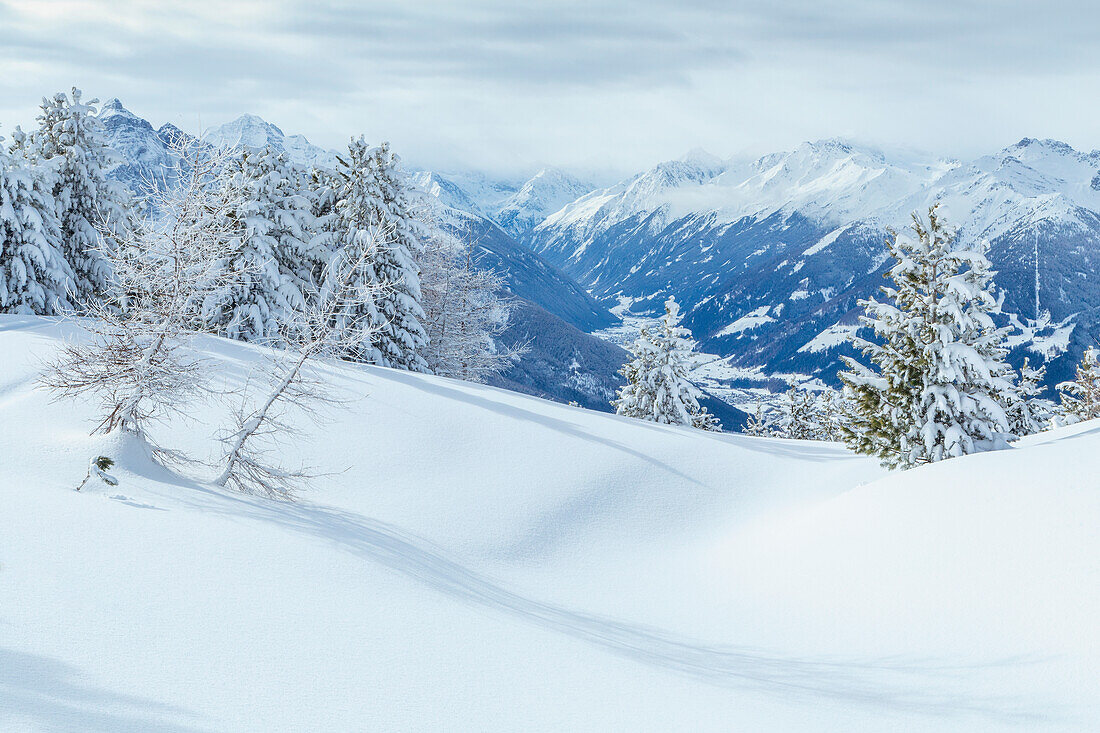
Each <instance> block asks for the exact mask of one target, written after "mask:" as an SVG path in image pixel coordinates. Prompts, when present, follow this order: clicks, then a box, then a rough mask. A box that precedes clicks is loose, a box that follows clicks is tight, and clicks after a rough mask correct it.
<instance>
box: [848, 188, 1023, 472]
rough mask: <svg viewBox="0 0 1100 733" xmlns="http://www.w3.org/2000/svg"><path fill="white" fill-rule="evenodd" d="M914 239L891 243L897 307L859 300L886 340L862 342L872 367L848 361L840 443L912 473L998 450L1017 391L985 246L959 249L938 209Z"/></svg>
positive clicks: (917, 222)
mask: <svg viewBox="0 0 1100 733" xmlns="http://www.w3.org/2000/svg"><path fill="white" fill-rule="evenodd" d="M913 231H914V232H915V234H916V239H915V240H909V239H906V238H903V237H901V236H899V235H897V234H895V235H894V236H893V237H892V239H891V240H889V242H888V244H889V249H890V254H891V255H892V256H893V257H894V259H895V261H896V264H895V265H894V267H893V268H891V270H890V272H889V273H888V275H889V277H890V278H891V279H892V280H893V283H894V285H893V286H892V287H883V288H882V291H883V293H884V294H885V295H886V297H887V299H889V300H890V301H891V302H888V303H881V302H879V301H877V300H875V299H873V298H870V299H867V300H864V301H860V303H861V305H863V307H864V309H865V311H866V315H865V316H861V320H862V322H863V323H864V325H866V326H868V327H870V328H872V329H874V332H875V334H876V335H878V336H879V337H880V338H881V339H882V340H883V341H882V343H874V342H871V341H868V340H865V339H861V338H856V339H854V342H855V344H856V346H857V347H859V348H860V349H861V350H862V351H863V353H864V354H865V355H867V356H868V357H869V358H870V361H871V363H872V365H873V366H872V367H866V366H864V365H862V364H860V363H859V362H857V361H856V360H854V359H850V358H848V359H846V360H845V361H846V364H847V367H848V369H849V371H845V372H841V373H840V377H841V379H842V381H843V382H844V383H845V385H846V391H847V402H846V404H848V405H849V415H848V416H847V418H848V420H847V424H846V425H844V426H843V427H842V431H843V434H844V440H845V442H847V444H848V445H849V447H851V448H852V449H853V450H855V451H857V452H859V453H866V454H870V455H874V456H877V457H878V458H879V459H880V460H881V461H882V463H883V465H885V466H887V467H892V468H899V467H900V468H909V467H911V466H915V465H918V464H921V463H928V462H931V461H939V460H942V459H944V458H951V457H953V456H961V455H965V454H967V453H973V452H976V451H981V450H988V449H992V448H995V447H1002V446H1003V445H1004V441H1005V440H1006V438H1009V437H1011V436H1009V435H1008V430H1009V425H1008V418H1007V416H1006V415H1005V405H1006V404H1007V403H1008V401H1009V397H1008V396H1009V395H1010V394H1011V392H1012V390H1013V384H1012V380H1011V378H1010V374H1011V369H1010V368H1009V367H1008V365H1007V364H1006V362H1005V361H1004V359H1005V355H1006V353H1007V349H1006V348H1005V346H1004V340H1005V335H1006V331H1007V329H1003V328H1002V329H998V328H996V326H995V325H994V323H993V320H992V318H991V317H990V314H992V313H995V312H996V311H997V310H998V308H999V303H998V301H997V299H996V298H995V297H994V296H993V284H992V278H993V272H992V270H991V269H990V264H989V260H987V259H986V257H985V253H984V248H978V249H971V248H965V247H961V246H959V245H958V244H957V243H956V241H955V236H954V233H953V232H951V231H949V230H948V229H947V227H946V226H945V224H944V222H943V221H942V219H941V218H940V216H939V214H938V213H937V207H936V206H933V207H931V208H930V209H929V212H928V216H927V218H922V217H920V216H919V215H917V214H914V216H913Z"/></svg>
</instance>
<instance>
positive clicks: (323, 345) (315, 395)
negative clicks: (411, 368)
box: [214, 227, 392, 499]
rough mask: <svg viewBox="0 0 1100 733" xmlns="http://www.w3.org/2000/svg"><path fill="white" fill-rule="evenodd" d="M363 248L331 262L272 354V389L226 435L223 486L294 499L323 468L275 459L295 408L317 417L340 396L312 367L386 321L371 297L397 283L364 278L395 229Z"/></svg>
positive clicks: (365, 339)
mask: <svg viewBox="0 0 1100 733" xmlns="http://www.w3.org/2000/svg"><path fill="white" fill-rule="evenodd" d="M365 234H366V236H363V237H360V239H359V246H357V247H354V248H347V247H345V248H343V249H341V250H339V251H338V252H337V254H336V255H335V257H334V258H333V259H332V261H330V262H329V264H328V266H327V268H326V272H325V274H324V278H323V281H324V287H323V288H321V290H320V293H319V294H318V297H317V298H313V299H311V300H310V305H309V306H307V307H306V308H305V309H304V310H302V311H299V312H298V313H296V317H295V318H294V320H293V321H292V322H291V323H290V325H289V327H288V328H287V333H286V336H285V339H286V343H287V344H288V347H287V348H286V349H285V350H283V351H281V352H278V353H276V354H273V357H272V367H271V369H270V370H269V374H268V376H269V378H270V384H271V387H270V389H269V390H268V391H267V392H266V393H265V394H264V396H263V397H262V398H261V399H260V400H259V401H258V404H257V405H256V406H255V407H253V408H252V409H248V408H247V407H243V408H242V409H241V410H240V411H239V412H238V415H237V425H236V428H235V429H234V430H233V431H232V432H231V433H229V434H228V435H227V436H225V437H224V438H223V442H224V443H225V445H226V453H225V456H224V458H223V467H222V472H221V474H220V475H219V476H218V477H217V478H216V479H215V480H214V483H216V484H218V485H219V486H230V487H232V488H234V489H237V490H238V491H242V492H244V493H249V494H258V495H261V496H267V497H270V498H281V499H292V498H293V496H294V491H295V489H296V488H297V487H298V486H299V485H300V484H301V483H302V482H303V481H306V480H308V479H310V478H312V477H314V476H315V475H316V474H314V473H312V472H310V471H309V470H308V469H305V468H298V469H287V468H284V467H281V466H279V465H278V462H277V460H276V459H275V458H274V456H275V452H276V450H277V448H278V446H279V444H280V443H281V442H283V441H286V440H287V439H288V438H289V437H290V436H292V435H293V434H294V428H293V425H292V424H291V423H290V421H288V420H285V419H284V415H285V413H286V411H287V410H289V409H293V410H297V411H299V412H300V413H303V414H305V415H307V416H310V417H312V418H313V419H314V420H317V419H318V418H319V417H320V411H319V410H320V408H322V407H324V406H326V405H331V404H333V403H335V402H337V401H338V400H337V398H336V397H335V396H334V395H333V394H332V391H331V390H332V385H331V384H330V383H327V382H325V381H323V380H320V379H317V378H315V377H314V376H313V374H312V373H311V370H310V369H309V367H310V365H311V363H312V362H313V361H315V360H318V359H335V358H340V357H341V356H344V355H346V354H353V353H357V352H358V351H359V350H360V347H362V346H363V345H364V344H369V343H370V341H371V339H372V338H373V337H374V336H375V335H376V334H377V331H378V328H379V326H378V324H377V322H376V321H374V320H373V318H372V312H371V310H372V309H370V308H365V307H363V304H364V303H373V302H376V301H377V299H378V297H379V295H381V294H382V293H384V292H385V291H386V289H387V288H389V287H392V286H391V285H390V284H389V283H384V282H378V281H376V280H373V281H372V280H366V279H364V278H362V277H359V273H361V272H362V271H363V270H364V268H367V267H369V266H370V263H371V262H372V260H373V258H374V257H375V256H376V255H377V253H378V251H379V250H380V249H381V248H382V247H385V246H388V242H389V237H390V236H392V232H391V231H390V230H384V229H382V228H379V227H375V228H372V229H370V230H367V231H366V232H365Z"/></svg>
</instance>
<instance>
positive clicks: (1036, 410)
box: [1005, 358, 1054, 438]
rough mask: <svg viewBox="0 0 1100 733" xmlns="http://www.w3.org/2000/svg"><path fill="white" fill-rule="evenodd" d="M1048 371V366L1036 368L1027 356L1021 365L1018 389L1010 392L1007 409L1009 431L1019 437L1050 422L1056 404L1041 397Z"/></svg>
mask: <svg viewBox="0 0 1100 733" xmlns="http://www.w3.org/2000/svg"><path fill="white" fill-rule="evenodd" d="M1046 373H1047V368H1046V366H1041V367H1039V368H1038V369H1035V368H1034V367H1032V366H1031V364H1030V362H1029V361H1028V359H1026V358H1025V359H1024V363H1023V364H1021V365H1020V378H1019V379H1018V380H1017V382H1016V389H1015V390H1013V391H1012V392H1011V393H1010V394H1009V401H1008V406H1007V407H1006V409H1005V414H1006V415H1007V416H1008V431H1009V432H1010V433H1012V434H1013V435H1014V436H1016V437H1017V438H1022V437H1024V436H1025V435H1033V434H1034V433H1038V432H1039V431H1041V430H1044V429H1045V428H1046V426H1047V425H1048V424H1049V423H1050V419H1051V417H1052V416H1053V414H1054V405H1053V404H1052V403H1051V402H1050V401H1049V400H1044V399H1041V398H1040V397H1039V395H1040V394H1041V393H1042V391H1043V388H1042V382H1043V377H1045V376H1046Z"/></svg>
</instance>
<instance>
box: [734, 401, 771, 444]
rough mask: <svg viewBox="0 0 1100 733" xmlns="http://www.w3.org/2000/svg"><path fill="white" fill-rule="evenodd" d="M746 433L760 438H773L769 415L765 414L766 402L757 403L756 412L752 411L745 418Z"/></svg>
mask: <svg viewBox="0 0 1100 733" xmlns="http://www.w3.org/2000/svg"><path fill="white" fill-rule="evenodd" d="M742 432H744V433H745V435H752V436H755V437H758V438H771V437H774V436H773V435H772V428H771V424H770V421H769V418H768V416H767V415H765V414H764V403H763V402H757V403H756V412H754V413H752V414H751V415H749V416H748V418H746V420H745V429H744V430H743V431H742Z"/></svg>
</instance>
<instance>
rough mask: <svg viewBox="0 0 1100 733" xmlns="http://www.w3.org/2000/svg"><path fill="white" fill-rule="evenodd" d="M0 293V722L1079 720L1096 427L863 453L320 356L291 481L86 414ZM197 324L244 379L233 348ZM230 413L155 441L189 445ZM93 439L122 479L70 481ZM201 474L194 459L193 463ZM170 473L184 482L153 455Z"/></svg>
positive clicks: (322, 725) (252, 357)
mask: <svg viewBox="0 0 1100 733" xmlns="http://www.w3.org/2000/svg"><path fill="white" fill-rule="evenodd" d="M63 338H80V331H79V329H78V328H77V327H76V326H73V325H71V324H59V323H57V322H54V321H51V320H48V319H41V318H29V317H13V316H4V317H0V355H2V356H0V507H2V508H0V729H3V730H81V731H119V730H134V731H137V730H148V729H157V730H169V731H196V730H199V731H208V730H257V731H259V730H264V731H269V730H359V729H368V730H439V729H447V730H496V729H499V730H673V729H680V730H754V731H759V730H778V731H790V730H837V731H852V730H886V729H899V728H900V729H904V730H906V731H919V730H929V731H933V730H934V731H942V730H960V731H974V730H1001V729H1004V730H1013V729H1025V728H1026V729H1034V728H1040V729H1043V730H1088V729H1089V727H1090V725H1094V724H1095V722H1096V721H1097V720H1098V719H1100V717H1098V716H1100V707H1098V704H1097V701H1096V692H1095V691H1096V690H1097V689H1100V679H1098V671H1097V670H1098V668H1100V632H1098V628H1097V627H1098V625H1097V623H1096V619H1097V618H1100V566H1098V562H1097V558H1100V537H1098V533H1097V527H1100V481H1098V479H1097V475H1098V472H1100V450H1098V449H1100V425H1097V424H1096V423H1086V424H1083V425H1079V426H1075V427H1074V428H1070V429H1064V430H1060V431H1057V432H1052V433H1048V434H1045V435H1042V436H1038V437H1035V438H1031V439H1029V440H1027V441H1025V444H1024V445H1022V446H1020V447H1018V448H1015V449H1013V450H1010V451H1003V452H999V453H990V454H981V455H976V456H970V457H966V458H962V459H957V460H953V461H949V462H945V463H941V464H937V465H934V466H930V467H925V468H920V469H917V470H913V471H910V472H907V473H904V474H892V475H884V473H883V471H882V470H881V469H879V468H878V467H877V466H876V465H875V464H874V463H873V462H872V461H870V460H867V459H864V458H860V457H855V456H852V455H851V454H849V453H848V452H846V451H845V450H844V449H843V448H841V447H840V446H836V445H832V444H824V443H800V442H796V441H785V440H769V439H756V438H748V437H743V436H738V435H714V434H707V433H703V432H700V431H693V430H690V429H686V428H674V427H667V426H657V425H651V424H646V423H641V422H637V421H631V420H628V419H626V418H619V417H615V416H609V415H603V414H598V413H593V412H589V411H585V410H580V409H577V408H572V407H568V406H563V405H558V404H554V403H549V402H545V401H541V400H537V399H533V398H529V397H525V396H522V395H518V394H514V393H509V392H504V391H501V390H497V389H492V388H488V387H482V386H477V385H471V384H465V383H461V382H455V381H451V380H447V379H441V378H436V377H430V376H424V375H415V374H409V373H405V372H398V371H393V370H388V369H381V368H373V367H357V366H348V365H342V366H331V367H325V374H326V378H327V379H328V380H329V381H330V382H331V385H332V388H333V390H334V391H336V392H339V393H340V394H343V395H344V396H346V397H347V398H348V400H349V401H348V404H347V407H346V409H343V410H339V411H336V412H333V413H332V415H331V417H332V420H331V422H329V423H327V424H326V425H324V426H323V427H320V428H316V427H312V426H311V424H310V423H308V422H303V423H302V429H303V434H302V436H301V437H300V438H299V439H297V440H295V441H294V443H293V444H291V445H290V446H288V447H287V448H286V449H285V450H284V451H283V454H284V456H283V457H284V459H285V460H286V461H288V462H289V463H291V464H295V463H297V462H302V463H308V464H311V465H314V466H316V467H317V468H318V469H320V470H322V471H324V472H326V473H327V475H326V476H324V477H322V478H321V479H318V481H317V482H316V486H315V487H313V488H312V489H311V490H310V491H308V492H306V493H305V495H304V496H303V498H302V500H301V501H300V502H297V503H293V504H292V503H285V502H272V501H267V500H261V499H255V498H251V497H244V496H240V495H235V494H232V493H228V492H224V491H220V490H215V489H213V488H211V487H210V486H209V485H207V484H205V483H203V481H202V479H203V477H204V476H205V475H206V473H212V472H210V471H208V470H206V469H204V468H203V467H202V466H201V465H195V466H192V467H190V468H188V469H186V471H183V472H182V473H174V472H171V471H168V470H167V469H164V468H162V467H160V466H158V465H156V464H155V463H153V462H152V461H151V460H149V458H148V456H147V455H145V454H144V452H143V451H142V450H141V447H140V446H130V445H122V444H117V443H110V442H107V441H106V439H104V438H102V437H93V436H89V435H88V431H89V430H90V429H91V427H92V426H93V425H94V421H93V420H92V417H93V415H92V414H91V413H90V412H89V411H88V410H87V409H86V407H85V406H83V405H81V404H79V403H74V402H53V401H51V400H50V398H49V395H48V394H46V393H45V392H43V391H41V390H39V389H36V388H35V378H36V373H37V370H38V368H39V363H40V361H41V359H42V358H44V357H46V356H48V355H49V354H50V353H51V352H52V351H53V349H55V348H56V347H57V345H58V343H59V342H60V340H61V339H63ZM197 348H199V349H200V350H201V351H202V352H203V353H204V355H205V356H206V358H207V359H208V360H209V361H208V364H207V368H208V369H209V370H210V372H211V374H212V375H214V379H215V381H216V382H217V383H218V384H224V386H225V387H226V388H227V389H230V390H235V389H240V388H241V387H242V385H245V384H246V383H247V381H248V377H249V374H250V372H251V370H252V369H253V367H254V366H255V365H256V364H258V363H259V360H260V359H261V356H262V355H261V351H260V350H258V349H256V348H253V347H250V346H247V345H243V344H239V343H233V342H228V341H223V340H220V339H213V338H211V339H201V340H199V341H198V342H197ZM230 409H231V405H221V404H219V403H211V404H209V405H202V406H199V407H196V409H194V410H193V411H191V414H190V415H189V416H188V418H187V419H185V420H179V421H176V422H173V423H172V424H168V425H164V426H162V429H161V430H159V431H158V432H157V433H156V436H155V437H157V438H158V439H159V440H160V441H161V442H162V443H164V444H166V445H170V446H172V447H178V448H183V449H186V450H188V451H190V452H191V453H192V454H193V455H195V456H196V457H198V458H204V457H205V458H208V457H210V455H211V452H212V451H213V450H214V449H215V447H216V446H215V443H214V441H213V440H212V438H211V436H212V434H213V433H214V432H215V431H216V429H217V427H218V425H219V424H224V423H225V422H227V420H226V419H225V416H226V414H227V413H228V411H229V410H230ZM99 454H104V455H110V456H112V457H115V458H116V459H117V461H118V463H117V465H116V466H115V467H114V468H113V469H112V473H113V474H114V475H115V476H116V477H117V478H118V479H119V485H118V486H116V487H109V486H107V485H105V484H98V485H97V484H90V485H89V487H88V488H85V489H84V490H83V491H81V492H79V493H78V492H76V491H75V490H74V489H75V487H76V486H77V485H79V483H80V481H81V480H82V478H83V477H84V475H85V473H86V471H87V465H88V461H89V459H90V458H92V457H94V456H96V455H99ZM204 471H205V472H206V473H204ZM183 473H186V474H187V477H185V476H184V475H182V474H183Z"/></svg>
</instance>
